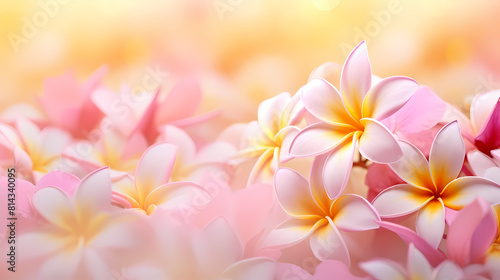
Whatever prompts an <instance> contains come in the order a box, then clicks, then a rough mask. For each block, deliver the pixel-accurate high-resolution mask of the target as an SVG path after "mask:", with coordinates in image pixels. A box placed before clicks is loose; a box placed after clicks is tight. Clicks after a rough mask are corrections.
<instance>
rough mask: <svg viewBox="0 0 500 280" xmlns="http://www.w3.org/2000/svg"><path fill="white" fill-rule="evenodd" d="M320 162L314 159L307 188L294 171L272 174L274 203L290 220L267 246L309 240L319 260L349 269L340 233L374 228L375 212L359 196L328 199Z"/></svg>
mask: <svg viewBox="0 0 500 280" xmlns="http://www.w3.org/2000/svg"><path fill="white" fill-rule="evenodd" d="M322 160H324V157H323V158H320V159H316V160H315V162H314V163H313V168H312V171H311V179H310V185H309V183H308V182H307V180H306V179H305V178H304V177H302V175H300V174H298V173H297V172H295V171H294V170H291V169H288V168H280V169H278V171H276V174H275V187H276V193H277V197H278V200H279V202H280V204H281V206H282V207H283V209H284V210H285V212H286V213H287V214H288V215H290V216H291V217H292V218H291V219H289V220H288V221H286V222H284V223H283V224H281V225H280V226H279V227H278V228H277V229H275V230H274V231H273V232H271V234H270V235H269V236H268V238H267V240H266V241H265V244H266V245H268V246H283V245H287V246H291V245H294V244H297V243H299V242H301V241H303V240H304V239H306V238H307V237H310V245H311V249H312V251H313V253H314V255H315V256H316V257H317V258H318V259H319V260H323V261H324V260H339V261H342V262H344V263H346V264H347V265H348V266H350V262H351V260H350V256H349V251H348V248H347V246H346V244H345V242H344V240H343V238H342V235H341V231H365V230H371V229H376V228H378V227H379V226H378V224H377V223H376V221H379V220H380V217H379V215H378V214H377V212H376V211H375V209H374V208H373V207H372V206H371V205H370V204H369V203H368V202H367V201H366V200H365V199H364V198H363V197H361V196H358V195H355V194H346V195H340V194H341V192H340V191H341V189H340V188H339V189H338V190H337V193H335V195H334V198H333V199H330V198H329V197H328V195H327V194H326V192H325V189H324V186H323V184H322V183H321V182H322V181H321V169H320V168H318V167H321V166H322V163H323V162H322Z"/></svg>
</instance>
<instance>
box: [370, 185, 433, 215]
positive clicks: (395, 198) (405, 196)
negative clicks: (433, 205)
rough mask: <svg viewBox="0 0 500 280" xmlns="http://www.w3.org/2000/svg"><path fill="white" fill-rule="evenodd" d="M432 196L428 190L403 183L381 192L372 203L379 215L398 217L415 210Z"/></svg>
mask: <svg viewBox="0 0 500 280" xmlns="http://www.w3.org/2000/svg"><path fill="white" fill-rule="evenodd" d="M432 198H433V196H432V193H431V192H429V191H428V190H424V189H419V188H416V187H414V186H412V185H406V184H404V185H396V186H393V187H390V188H388V189H387V190H385V191H383V192H381V193H380V194H379V195H378V196H377V197H375V199H374V200H373V201H372V204H373V207H375V209H377V211H378V213H379V214H380V216H382V217H398V216H403V215H406V214H409V213H412V212H415V211H417V210H418V209H420V208H422V207H423V206H424V205H425V204H426V203H427V202H429V201H430V200H431V199H432Z"/></svg>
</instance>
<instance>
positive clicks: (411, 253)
mask: <svg viewBox="0 0 500 280" xmlns="http://www.w3.org/2000/svg"><path fill="white" fill-rule="evenodd" d="M407 262H408V272H409V276H410V278H413V277H415V278H417V279H418V278H420V279H431V278H432V271H433V267H432V266H431V265H430V264H429V262H428V261H427V259H426V258H425V256H424V255H423V254H422V253H421V252H420V251H419V250H418V249H417V248H415V245H413V244H410V246H409V248H408V260H407Z"/></svg>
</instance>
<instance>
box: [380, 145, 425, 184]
mask: <svg viewBox="0 0 500 280" xmlns="http://www.w3.org/2000/svg"><path fill="white" fill-rule="evenodd" d="M399 146H400V147H401V150H402V151H403V157H401V159H400V160H398V161H396V162H394V163H391V164H390V166H391V168H392V170H394V172H396V174H398V175H399V177H401V178H402V179H403V180H405V181H406V182H407V183H408V184H412V185H414V186H419V187H424V188H431V190H434V187H433V186H434V183H433V181H432V178H431V174H430V172H429V162H427V159H426V158H425V156H424V154H422V152H421V151H420V150H419V149H417V147H415V146H413V145H412V144H410V143H408V142H405V141H399Z"/></svg>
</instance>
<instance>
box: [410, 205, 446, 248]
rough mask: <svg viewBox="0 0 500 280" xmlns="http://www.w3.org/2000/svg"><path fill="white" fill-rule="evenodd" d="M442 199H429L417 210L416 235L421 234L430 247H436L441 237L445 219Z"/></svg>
mask: <svg viewBox="0 0 500 280" xmlns="http://www.w3.org/2000/svg"><path fill="white" fill-rule="evenodd" d="M444 214H445V212H444V205H443V201H442V200H441V199H440V198H439V199H438V200H432V201H429V202H428V203H427V204H426V205H425V206H424V207H422V208H421V209H420V210H419V211H418V216H417V222H416V228H417V233H418V235H420V236H422V238H423V239H424V240H426V241H427V242H428V243H429V244H430V245H431V246H432V247H434V248H437V247H438V246H439V243H441V239H442V238H443V233H444V228H445V220H444V216H445V215H444Z"/></svg>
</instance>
